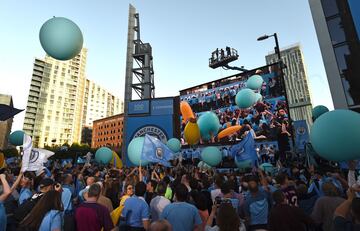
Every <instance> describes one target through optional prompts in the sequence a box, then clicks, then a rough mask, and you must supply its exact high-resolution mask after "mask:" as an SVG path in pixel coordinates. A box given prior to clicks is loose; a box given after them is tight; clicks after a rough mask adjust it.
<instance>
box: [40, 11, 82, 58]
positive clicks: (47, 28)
mask: <svg viewBox="0 0 360 231" xmlns="http://www.w3.org/2000/svg"><path fill="white" fill-rule="evenodd" d="M39 38H40V43H41V46H42V48H43V49H44V50H45V52H46V53H47V54H48V55H50V56H51V57H53V58H54V59H58V60H69V59H72V58H74V57H75V56H76V55H78V54H79V53H80V51H81V49H82V46H83V41H84V39H83V35H82V33H81V30H80V28H79V27H78V26H77V25H76V24H75V23H74V22H73V21H71V20H69V19H67V18H62V17H54V18H51V19H49V20H47V21H46V22H45V23H44V24H43V25H42V27H41V29H40V34H39Z"/></svg>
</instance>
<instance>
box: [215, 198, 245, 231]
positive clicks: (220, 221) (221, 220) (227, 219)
mask: <svg viewBox="0 0 360 231" xmlns="http://www.w3.org/2000/svg"><path fill="white" fill-rule="evenodd" d="M216 223H217V225H218V226H219V231H235V230H239V227H240V218H239V216H238V215H237V214H236V210H235V209H234V208H233V207H232V205H231V203H221V204H220V207H219V210H218V213H217V217H216Z"/></svg>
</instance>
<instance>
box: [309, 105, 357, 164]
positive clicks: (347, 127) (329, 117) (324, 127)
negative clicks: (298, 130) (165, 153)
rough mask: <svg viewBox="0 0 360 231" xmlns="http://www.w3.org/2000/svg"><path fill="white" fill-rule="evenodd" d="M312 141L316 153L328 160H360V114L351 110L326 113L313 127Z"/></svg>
mask: <svg viewBox="0 0 360 231" xmlns="http://www.w3.org/2000/svg"><path fill="white" fill-rule="evenodd" d="M310 141H311V144H312V146H313V148H314V150H315V151H316V153H317V154H319V155H320V156H321V157H323V158H325V159H327V160H332V161H347V160H357V159H360V114H359V113H356V112H353V111H350V110H334V111H330V112H326V113H325V114H323V115H321V116H320V117H318V118H317V120H316V121H315V123H314V125H313V126H312V128H311V133H310Z"/></svg>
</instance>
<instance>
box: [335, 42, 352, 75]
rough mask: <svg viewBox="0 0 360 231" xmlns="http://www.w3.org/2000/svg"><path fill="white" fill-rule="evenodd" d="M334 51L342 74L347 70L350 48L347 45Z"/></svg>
mask: <svg viewBox="0 0 360 231" xmlns="http://www.w3.org/2000/svg"><path fill="white" fill-rule="evenodd" d="M334 51H335V56H336V61H337V64H338V67H339V71H340V74H342V73H344V72H345V71H346V70H347V57H349V56H350V51H349V47H348V46H347V45H344V46H341V47H336V48H334Z"/></svg>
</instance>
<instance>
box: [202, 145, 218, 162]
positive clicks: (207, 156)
mask: <svg viewBox="0 0 360 231" xmlns="http://www.w3.org/2000/svg"><path fill="white" fill-rule="evenodd" d="M201 159H202V161H204V163H206V164H208V165H210V166H212V167H215V166H217V165H218V164H220V162H221V160H222V155H221V152H220V150H219V149H218V148H217V147H212V146H210V147H206V148H204V149H203V150H202V152H201Z"/></svg>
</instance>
